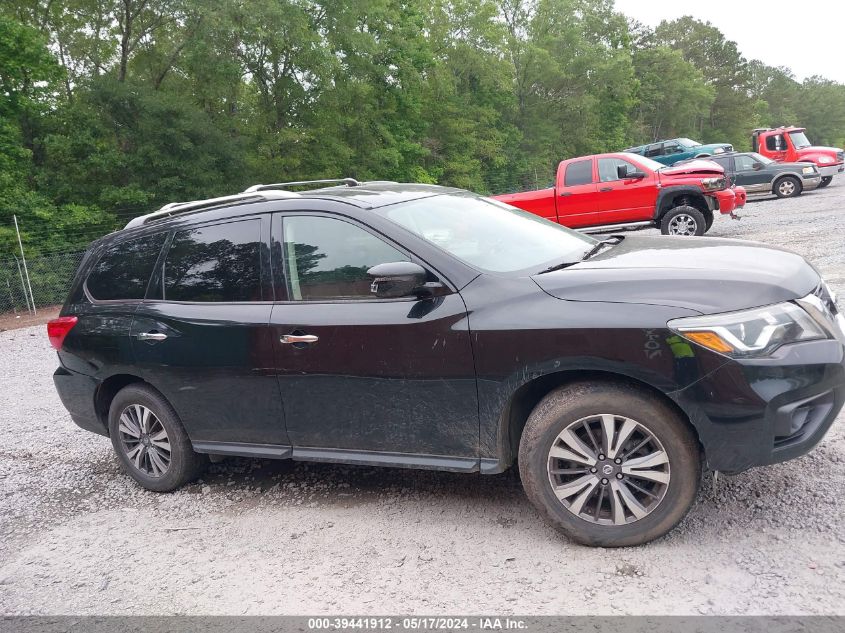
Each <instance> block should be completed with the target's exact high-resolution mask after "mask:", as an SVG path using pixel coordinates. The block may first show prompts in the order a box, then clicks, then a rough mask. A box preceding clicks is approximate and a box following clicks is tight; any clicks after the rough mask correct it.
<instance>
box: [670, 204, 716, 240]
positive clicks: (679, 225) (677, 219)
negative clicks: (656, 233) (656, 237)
mask: <svg viewBox="0 0 845 633" xmlns="http://www.w3.org/2000/svg"><path fill="white" fill-rule="evenodd" d="M707 228H708V227H707V221H706V220H705V219H704V214H703V213H702V212H701V211H699V210H698V209H696V208H695V207H691V206H689V205H686V204H684V205H681V206H679V207H675V208H674V209H670V210H669V211H667V212H666V213H665V214H664V215H663V217H662V218H661V220H660V232H661V233H663V235H704V232H705V231H706V230H707Z"/></svg>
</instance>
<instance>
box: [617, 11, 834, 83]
mask: <svg viewBox="0 0 845 633" xmlns="http://www.w3.org/2000/svg"><path fill="white" fill-rule="evenodd" d="M616 8H617V9H618V10H619V11H621V12H622V13H624V14H625V15H627V16H628V17H631V18H634V19H636V20H639V21H640V22H642V23H644V24H647V25H649V26H651V27H655V26H657V25H658V24H659V23H660V21H661V20H663V19H666V20H673V19H675V18H678V17H681V16H682V15H691V16H692V17H694V18H696V19H699V20H702V21H703V22H710V23H711V24H713V26H715V27H716V28H718V29H719V30H720V31H722V33H724V34H725V37H726V38H727V39H729V40H733V41H734V42H736V43H737V46H738V47H739V51H740V53H741V54H742V55H743V56H744V57H745V58H746V59H748V60H751V59H759V60H760V61H762V62H763V63H764V64H768V65H769V66H788V67H789V68H791V69H792V72H793V73H795V76H796V78H797V79H798V80H799V81H800V80H802V79H805V78H806V77H809V76H811V75H822V76H824V77H827V78H828V79H833V80H834V81H838V82H840V83H845V0H815V1H814V2H810V3H802V2H800V1H798V2H796V1H795V0H793V1H791V2H785V1H784V0H671V1H669V0H616Z"/></svg>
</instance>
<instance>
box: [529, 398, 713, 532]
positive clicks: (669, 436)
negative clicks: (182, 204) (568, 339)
mask: <svg viewBox="0 0 845 633" xmlns="http://www.w3.org/2000/svg"><path fill="white" fill-rule="evenodd" d="M602 414H612V415H614V416H620V418H621V417H624V418H630V419H632V420H635V421H636V422H639V423H640V424H641V425H642V427H644V428H646V429H647V431H648V432H650V433H651V434H652V435H653V437H655V438H657V439H658V440H659V443H660V444H661V445H662V449H663V451H664V452H665V454H666V455H667V456H668V463H669V467H668V468H669V470H668V471H667V472H669V473H670V477H669V481H668V483H667V484H662V485H663V486H664V487H663V489H662V493H661V494H662V495H663V496H662V498H661V499H660V500H659V501H658V502H657V503H656V505H655V507H654V508H653V509H651V510H650V511H649V513H648V514H646V515H645V516H643V517H642V518H639V519H633V516H634V515H633V514H630V515H629V516H628V517H627V519H626V520H629V522H627V523H624V524H619V525H614V524H613V522H612V519H603V520H604V521H605V522H607V521H611V522H610V524H600V523H597V522H593V521H591V520H588V519H586V518H582V517H581V516H577V515H576V514H574V513H573V512H571V511H570V510H569V508H568V507H567V506H565V505H564V502H563V501H562V500H559V499H558V497H557V496H556V495H555V492H554V489H553V485H552V481H551V479H552V474H550V472H549V464H550V462H551V459H552V458H551V457H550V455H549V451H550V450H551V449H552V446H553V445H554V444H555V443H556V442H558V441H559V440H558V436H559V434H560V433H562V432H563V431H564V430H565V429H567V427H569V426H570V425H572V424H578V423H580V422H581V421H582V420H583V419H585V418H586V419H589V418H590V417H591V416H600V415H602ZM619 434H621V431H620V432H619ZM631 437H632V438H633V437H635V434H632V435H631ZM647 450H648V449H647ZM635 452H636V451H633V450H632V451H631V454H633V453H635ZM620 454H622V451H620ZM624 456H625V457H626V458H627V457H628V456H627V455H624ZM596 466H599V467H601V466H600V463H597V464H596ZM620 468H622V467H621V466H620ZM519 473H520V476H521V478H522V484H523V487H524V488H525V492H526V494H527V495H528V498H529V499H530V500H531V502H532V503H533V504H534V505H535V506H536V507H537V508H538V509H539V510H540V512H541V513H542V514H543V515H544V516H545V517H546V518H547V519H548V520H549V521H550V522H551V524H552V525H554V526H555V527H556V528H558V529H559V530H561V531H562V532H563V533H564V534H566V535H567V536H568V537H569V538H571V539H572V540H574V541H576V542H578V543H581V544H583V545H593V546H600V547H624V546H630V545H641V544H643V543H647V542H649V541H651V540H654V539H656V538H659V537H661V536H663V535H664V534H666V533H667V532H669V531H670V530H671V529H672V528H673V527H675V525H677V524H678V522H679V521H680V520H681V519H683V518H684V516H685V515H686V513H687V512H688V511H689V509H690V507H691V506H692V504H693V502H694V501H695V498H696V496H697V494H698V488H699V484H700V481H701V456H700V449H699V446H698V442H697V441H696V438H695V436H694V435H693V432H692V431H691V429H690V427H689V426H688V424H687V423H686V422H685V421H684V420H683V419H681V417H680V416H679V415H678V413H677V412H676V411H675V410H674V409H672V408H671V407H670V406H669V405H668V404H667V403H665V402H663V401H661V400H660V399H659V398H658V397H656V396H654V395H652V394H650V393H648V392H644V391H641V390H640V389H638V388H636V387H634V386H630V385H625V384H616V383H605V382H583V383H576V384H572V385H568V386H566V387H561V388H559V389H557V390H555V391H553V392H551V393H549V394H548V395H547V396H546V397H545V398H543V400H541V401H540V403H539V404H538V405H537V406H536V407H535V408H534V410H533V411H532V412H531V415H530V416H529V418H528V421H527V422H526V425H525V430H524V431H523V434H522V439H521V440H520V445H519ZM573 476H574V477H579V476H580V475H573ZM586 476H588V477H589V476H590V475H586ZM599 476H601V475H599ZM608 476H610V475H608ZM610 477H611V481H610V483H608V484H607V486H611V485H612V483H613V479H614V478H613V476H610ZM623 477H625V476H624V475H623ZM628 479H629V480H630V477H628ZM604 481H607V480H606V479H605V480H604ZM635 481H639V482H640V483H642V480H641V479H639V480H637V479H636V478H635ZM655 485H661V484H655ZM626 489H627V490H628V491H630V490H631V488H630V487H628V486H626ZM597 490H598V492H596V493H594V494H596V495H598V494H601V495H602V498H598V500H596V497H592V503H593V507H595V506H598V507H599V508H600V510H601V508H605V507H607V506H608V505H609V504H610V499H609V497H606V496H605V494H606V493H607V492H608V491H610V490H611V488H610V487H605V490H604V491H602V490H600V489H598V488H597ZM610 494H615V493H613V492H610ZM570 498H571V497H570ZM604 499H607V502H606V503H604V501H603V500H604ZM603 503H604V505H602V504H603ZM620 503H621V502H620ZM622 505H625V504H622ZM631 507H632V506H630V505H628V506H627V508H626V509H627V510H628V511H629V512H630V509H631ZM612 510H613V508H612V506H611V507H608V508H607V512H611V511H612ZM584 511H587V506H586V505H585V510H584ZM593 511H594V509H590V512H593Z"/></svg>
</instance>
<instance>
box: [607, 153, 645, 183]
mask: <svg viewBox="0 0 845 633" xmlns="http://www.w3.org/2000/svg"><path fill="white" fill-rule="evenodd" d="M620 165H622V166H624V167H625V168H626V170H627V171H628V172H629V173H630V172H632V171H637V168H636V167H634V165H633V164H632V163H629V162H628V161H627V160H622V159H621V158H599V180H600V181H601V182H610V181H612V180H619V174H618V172H617V171H616V168H617V167H619V166H620Z"/></svg>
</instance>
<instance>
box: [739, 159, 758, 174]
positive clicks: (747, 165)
mask: <svg viewBox="0 0 845 633" xmlns="http://www.w3.org/2000/svg"><path fill="white" fill-rule="evenodd" d="M734 160H735V161H736V170H737V171H753V170H754V165H755V164H756V163H757V161H755V160H754V159H753V158H752V157H751V156H737V157H736V158H734Z"/></svg>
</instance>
